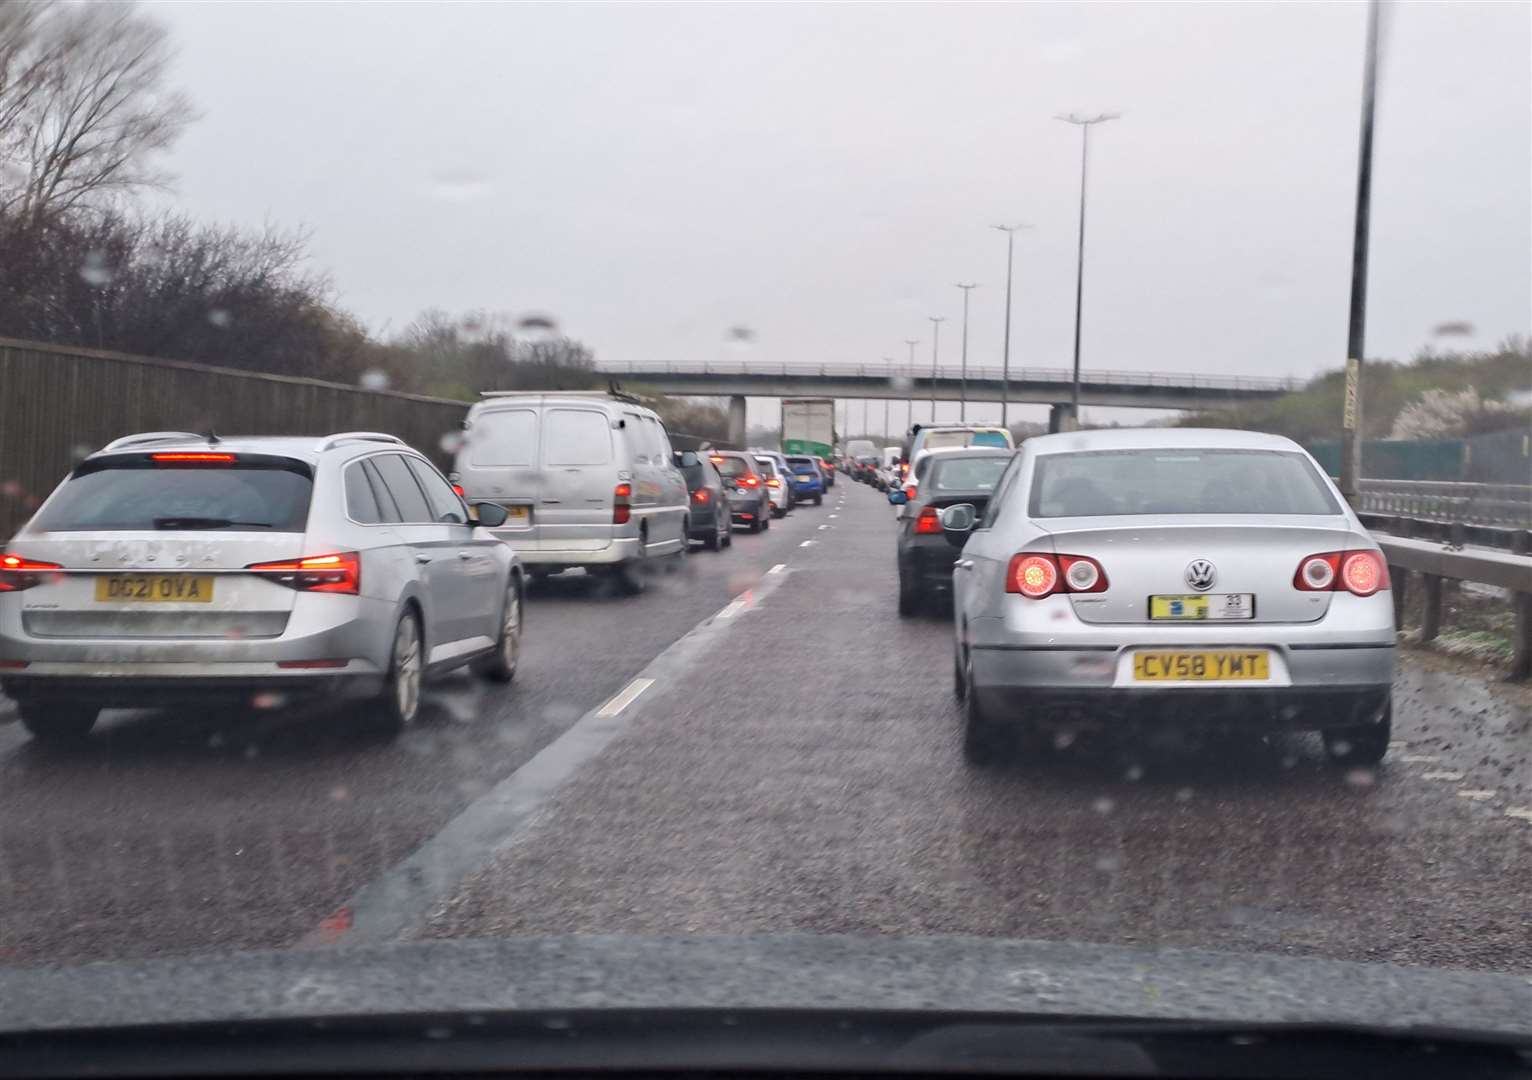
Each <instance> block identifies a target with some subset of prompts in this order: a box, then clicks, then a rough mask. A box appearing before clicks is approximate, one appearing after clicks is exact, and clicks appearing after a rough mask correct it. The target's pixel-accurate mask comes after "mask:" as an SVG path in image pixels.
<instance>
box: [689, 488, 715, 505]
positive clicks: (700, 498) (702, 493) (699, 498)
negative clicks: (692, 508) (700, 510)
mask: <svg viewBox="0 0 1532 1080" xmlns="http://www.w3.org/2000/svg"><path fill="white" fill-rule="evenodd" d="M712 497H713V496H711V495H709V494H708V490H707V488H698V489H697V490H696V491H694V492H692V501H693V502H700V503H705V502H707V501H708V500H710V499H711V498H712Z"/></svg>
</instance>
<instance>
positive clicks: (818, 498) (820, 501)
mask: <svg viewBox="0 0 1532 1080" xmlns="http://www.w3.org/2000/svg"><path fill="white" fill-rule="evenodd" d="M824 504H825V497H824V496H823V495H815V496H814V505H815V506H823V505H824Z"/></svg>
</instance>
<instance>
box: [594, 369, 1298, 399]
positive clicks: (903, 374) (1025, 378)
mask: <svg viewBox="0 0 1532 1080" xmlns="http://www.w3.org/2000/svg"><path fill="white" fill-rule="evenodd" d="M601 372H602V374H605V375H633V376H641V375H752V376H759V377H762V378H768V377H771V376H779V377H781V376H785V377H791V376H799V377H805V378H814V377H840V378H876V379H888V380H890V381H895V380H903V381H905V382H907V383H909V382H913V381H915V380H925V381H929V380H930V378H931V372H930V369H929V368H926V369H924V370H922V368H921V367H920V365H918V364H917V365H916V366H915V367H914V368H913V369H912V368H910V367H909V366H908V365H905V364H899V365H889V364H788V363H779V364H768V363H759V362H756V361H722V362H713V361H700V362H683V363H675V362H672V361H667V362H666V363H664V364H659V363H643V362H630V363H627V364H605V365H603V366H602V368H601ZM1003 375H1004V370H1003V369H1002V368H998V367H970V368H969V369H968V376H967V377H968V380H969V381H970V382H999V381H1000V380H1001V378H1002V377H1003ZM937 377H938V378H939V379H943V380H948V381H954V382H955V381H957V380H958V379H959V378H961V377H962V375H961V373H960V372H957V371H954V370H952V368H950V367H943V368H942V369H940V370H939V371H938V372H937ZM1073 377H1074V373H1073V372H1072V371H1071V370H1070V369H1068V368H1022V367H1016V368H1012V369H1011V372H1010V380H1011V382H1014V383H1040V382H1045V383H1063V384H1065V385H1068V384H1069V383H1070V382H1071V380H1072V379H1073ZM1080 382H1081V383H1082V384H1085V385H1091V386H1157V387H1165V388H1168V389H1197V390H1239V391H1246V392H1252V393H1260V392H1265V393H1273V394H1275V393H1282V392H1286V391H1289V390H1297V389H1300V388H1301V387H1302V386H1303V385H1304V381H1303V380H1301V379H1278V378H1271V377H1266V376H1253V375H1195V374H1190V373H1179V374H1176V373H1171V374H1167V373H1162V372H1153V371H1100V370H1097V371H1082V372H1080Z"/></svg>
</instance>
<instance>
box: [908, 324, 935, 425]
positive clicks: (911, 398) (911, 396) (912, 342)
mask: <svg viewBox="0 0 1532 1080" xmlns="http://www.w3.org/2000/svg"><path fill="white" fill-rule="evenodd" d="M904 343H905V344H906V345H908V346H909V347H910V368H909V375H910V388H909V391H908V392H907V393H906V394H905V397H904V400H905V404H906V405H908V406H909V423H907V424H905V425H904V429H905V430H906V431H908V430H909V429H910V428H912V427H914V426H915V346H916V345H919V344H920V339H919V338H905V339H904ZM932 393H935V391H934V390H933V391H932Z"/></svg>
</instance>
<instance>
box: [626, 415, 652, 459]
mask: <svg viewBox="0 0 1532 1080" xmlns="http://www.w3.org/2000/svg"><path fill="white" fill-rule="evenodd" d="M622 419H623V428H622V434H623V437H624V438H625V439H626V440H627V445H628V456H629V457H631V458H632V459H633V462H634V464H636V465H647V464H649V455H650V454H652V453H654V451H653V450H651V449H650V448H649V434H648V432H647V431H646V430H645V428H644V418H643V417H642V416H640V415H638V413H631V412H625V413H623V414H622Z"/></svg>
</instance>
